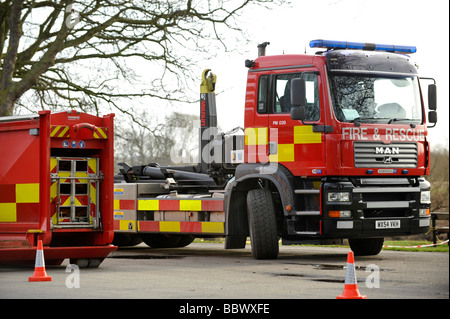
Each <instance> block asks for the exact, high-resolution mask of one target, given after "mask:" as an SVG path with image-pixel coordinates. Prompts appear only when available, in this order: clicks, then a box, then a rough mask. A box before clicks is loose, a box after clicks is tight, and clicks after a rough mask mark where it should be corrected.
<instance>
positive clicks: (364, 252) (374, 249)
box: [348, 238, 384, 256]
mask: <svg viewBox="0 0 450 319" xmlns="http://www.w3.org/2000/svg"><path fill="white" fill-rule="evenodd" d="M348 243H349V244H350V249H351V250H352V251H353V252H354V254H355V256H372V255H378V254H379V253H380V251H381V249H382V248H383V243H384V238H349V239H348Z"/></svg>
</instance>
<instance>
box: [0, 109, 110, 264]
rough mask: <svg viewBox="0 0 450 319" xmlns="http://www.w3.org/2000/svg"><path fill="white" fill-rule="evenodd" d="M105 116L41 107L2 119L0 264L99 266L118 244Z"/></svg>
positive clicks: (107, 118) (108, 128) (0, 132)
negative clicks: (39, 260) (39, 256)
mask: <svg viewBox="0 0 450 319" xmlns="http://www.w3.org/2000/svg"><path fill="white" fill-rule="evenodd" d="M113 118H114V115H113V114H110V115H107V116H104V117H97V116H93V115H89V114H85V113H78V112H75V111H71V112H61V113H53V114H51V112H50V111H40V112H39V113H38V114H33V115H27V116H8V117H1V118H0V263H30V262H31V263H33V262H34V259H35V256H36V246H37V243H38V240H42V242H43V245H44V256H45V262H46V263H47V264H56V265H58V264H60V263H61V262H62V261H63V260H64V259H66V258H70V262H71V263H72V264H77V265H79V266H80V267H98V266H99V265H100V263H101V262H102V261H103V259H104V258H105V257H106V256H107V255H108V254H109V253H110V252H111V251H112V250H115V249H117V247H116V246H113V245H111V243H112V240H113V237H114V229H113V204H112V198H113V183H114V182H113V176H114V166H113V160H114V145H113V142H114V139H113V134H114V130H113Z"/></svg>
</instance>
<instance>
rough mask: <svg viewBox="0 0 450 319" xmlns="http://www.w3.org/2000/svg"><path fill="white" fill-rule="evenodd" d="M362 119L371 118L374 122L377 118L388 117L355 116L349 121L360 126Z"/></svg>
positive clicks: (384, 118)
mask: <svg viewBox="0 0 450 319" xmlns="http://www.w3.org/2000/svg"><path fill="white" fill-rule="evenodd" d="M362 120H363V121H365V120H373V121H374V122H376V121H377V120H389V118H388V117H356V118H354V119H353V120H352V121H351V122H352V123H354V124H355V126H360V125H361V121H362Z"/></svg>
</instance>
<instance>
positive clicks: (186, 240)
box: [175, 235, 195, 247]
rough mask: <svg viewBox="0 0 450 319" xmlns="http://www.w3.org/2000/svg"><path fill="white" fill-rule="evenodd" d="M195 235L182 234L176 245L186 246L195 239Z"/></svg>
mask: <svg viewBox="0 0 450 319" xmlns="http://www.w3.org/2000/svg"><path fill="white" fill-rule="evenodd" d="M194 239H195V237H194V236H191V235H181V236H180V240H178V243H177V245H176V246H175V247H186V246H188V245H190V244H191V243H192V242H193V241H194Z"/></svg>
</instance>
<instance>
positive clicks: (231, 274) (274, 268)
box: [0, 243, 449, 311]
mask: <svg viewBox="0 0 450 319" xmlns="http://www.w3.org/2000/svg"><path fill="white" fill-rule="evenodd" d="M348 251H349V250H348V249H347V248H326V247H319V246H316V247H305V246H281V247H280V256H279V258H278V259H276V260H255V259H253V258H252V257H251V252H250V247H249V245H247V248H246V249H243V250H225V249H223V244H209V243H198V244H191V245H190V246H188V247H185V248H176V249H151V248H149V247H147V246H146V245H144V244H141V245H139V246H136V247H131V248H121V249H119V250H118V251H116V252H113V253H111V254H110V256H109V257H108V258H106V259H105V261H104V262H103V263H102V264H101V265H100V267H99V268H97V269H86V268H81V269H79V273H77V272H76V270H73V269H71V268H70V266H69V269H67V266H68V264H69V263H68V260H66V261H64V263H63V264H62V265H60V266H47V268H46V269H47V273H48V275H49V276H52V281H50V282H28V277H29V276H31V275H32V274H33V270H34V269H33V267H31V268H26V267H14V266H0V298H1V299H8V298H20V299H22V298H27V299H28V298H57V299H59V298H64V299H66V298H67V299H75V298H76V299H92V298H94V299H95V298H107V299H109V298H126V299H128V298H133V299H135V298H146V299H167V298H171V299H181V300H183V302H185V301H186V302H189V300H193V299H209V300H212V299H221V300H224V299H225V300H227V299H233V300H238V299H239V300H249V299H252V300H253V301H254V300H258V299H260V300H263V299H335V298H336V296H337V295H340V294H342V292H343V289H344V278H345V275H346V269H345V266H346V261H347V253H348ZM355 259H356V260H355V265H356V266H355V268H356V276H357V279H358V288H359V291H360V293H361V294H362V295H366V296H367V298H368V299H392V298H395V299H419V298H420V299H448V298H449V256H448V253H436V252H435V253H431V252H401V251H382V252H381V253H380V254H379V255H377V256H371V257H356V258H355ZM77 286H79V287H77ZM69 287H72V288H69ZM217 310H219V309H217ZM222 311H223V309H222Z"/></svg>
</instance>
